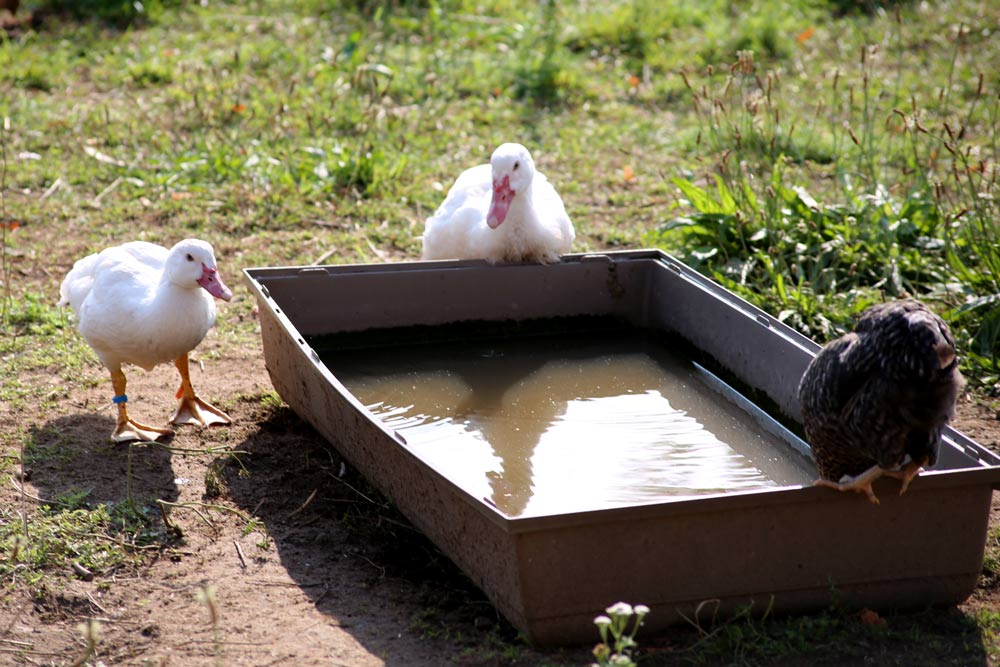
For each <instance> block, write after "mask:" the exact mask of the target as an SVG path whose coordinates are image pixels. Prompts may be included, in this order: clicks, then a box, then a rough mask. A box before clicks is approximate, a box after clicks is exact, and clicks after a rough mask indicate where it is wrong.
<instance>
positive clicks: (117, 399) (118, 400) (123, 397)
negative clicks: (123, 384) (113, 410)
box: [111, 394, 128, 405]
mask: <svg viewBox="0 0 1000 667" xmlns="http://www.w3.org/2000/svg"><path fill="white" fill-rule="evenodd" d="M111 402H112V403H114V404H115V405H117V404H119V403H127V402H128V396H126V395H125V394H121V395H120V396H115V397H114V398H112V399H111Z"/></svg>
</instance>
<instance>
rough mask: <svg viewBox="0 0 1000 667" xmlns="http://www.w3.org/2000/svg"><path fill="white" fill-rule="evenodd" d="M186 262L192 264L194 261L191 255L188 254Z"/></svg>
mask: <svg viewBox="0 0 1000 667" xmlns="http://www.w3.org/2000/svg"><path fill="white" fill-rule="evenodd" d="M187 261H189V262H193V261H194V255H192V254H191V253H188V254H187Z"/></svg>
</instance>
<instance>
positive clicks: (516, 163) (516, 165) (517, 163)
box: [514, 162, 521, 171]
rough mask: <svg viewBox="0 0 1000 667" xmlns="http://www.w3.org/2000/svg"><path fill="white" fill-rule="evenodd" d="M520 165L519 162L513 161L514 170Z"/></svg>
mask: <svg viewBox="0 0 1000 667" xmlns="http://www.w3.org/2000/svg"><path fill="white" fill-rule="evenodd" d="M520 166H521V163H520V162H515V163H514V171H517V168H518V167H520Z"/></svg>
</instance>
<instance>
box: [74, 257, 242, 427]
mask: <svg viewBox="0 0 1000 667" xmlns="http://www.w3.org/2000/svg"><path fill="white" fill-rule="evenodd" d="M59 293H60V296H61V298H60V300H59V305H60V306H65V305H67V304H68V305H69V306H71V307H72V308H73V310H74V311H75V312H76V315H77V320H78V328H79V330H80V333H81V334H82V335H83V337H84V338H85V339H86V340H87V342H88V343H89V344H90V346H91V347H92V348H94V351H95V352H96V353H97V356H98V357H99V358H100V360H101V363H103V364H104V366H105V367H107V369H108V370H109V371H110V372H111V384H112V385H113V386H114V390H115V396H114V402H115V403H116V404H117V405H118V422H117V425H116V426H115V430H114V432H113V433H112V435H111V439H112V440H113V441H115V442H129V441H133V440H140V441H147V442H149V441H154V440H156V439H157V438H158V437H160V436H163V435H170V434H172V433H173V430H171V429H169V428H155V427H152V426H144V425H143V424H140V423H138V422H136V421H134V420H132V419H131V418H130V417H129V416H128V411H127V410H126V407H125V404H126V402H127V401H128V397H127V396H126V394H125V374H124V373H123V372H122V364H125V363H129V364H135V365H136V366H141V367H142V368H144V369H146V370H147V371H148V370H151V369H152V368H153V367H154V366H156V365H157V364H161V363H165V362H168V361H173V362H174V364H175V365H176V367H177V370H178V371H179V372H180V374H181V386H180V389H178V390H177V398H179V399H180V404H179V405H178V407H177V411H176V412H175V413H174V415H173V417H172V418H171V419H170V423H172V424H193V423H198V424H201V425H203V426H207V425H210V424H229V423H231V420H230V418H229V416H228V415H227V414H226V413H224V412H222V411H221V410H219V409H217V408H215V407H213V406H211V405H209V404H208V403H206V402H205V401H203V400H201V399H200V398H198V396H197V395H196V394H195V393H194V389H193V388H192V387H191V377H190V373H189V371H188V352H190V351H191V350H193V349H194V348H195V347H196V346H197V345H198V343H200V342H201V340H202V338H204V337H205V334H206V333H207V332H208V330H209V328H210V327H211V326H212V325H213V324H214V323H215V302H214V301H213V299H212V297H216V298H219V299H223V300H224V301H229V300H230V299H231V298H232V296H233V293H232V292H231V291H230V290H229V288H228V287H226V285H225V284H224V283H223V282H222V279H221V278H220V277H219V273H218V268H217V266H216V262H215V253H214V252H213V250H212V246H211V245H210V244H208V243H206V242H205V241H199V240H197V239H187V240H184V241H181V242H179V243H178V244H176V245H175V246H174V247H173V248H171V249H170V250H169V251H168V250H167V249H166V248H164V247H162V246H158V245H154V244H152V243H146V242H145V241H133V242H131V243H126V244H124V245H120V246H116V247H113V248H107V249H105V250H103V251H101V252H100V253H96V254H93V255H88V256H87V257H84V258H83V259H81V260H79V261H77V262H76V264H74V265H73V269H72V270H71V271H70V272H69V273H68V274H67V275H66V278H65V279H64V280H63V283H62V286H61V287H60V288H59Z"/></svg>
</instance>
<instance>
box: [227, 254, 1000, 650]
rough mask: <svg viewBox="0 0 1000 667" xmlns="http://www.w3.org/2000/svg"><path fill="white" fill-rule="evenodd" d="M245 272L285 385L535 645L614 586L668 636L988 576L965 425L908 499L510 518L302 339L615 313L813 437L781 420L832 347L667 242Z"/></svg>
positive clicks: (901, 600)
mask: <svg viewBox="0 0 1000 667" xmlns="http://www.w3.org/2000/svg"><path fill="white" fill-rule="evenodd" d="M244 274H245V278H246V280H247V282H248V284H249V286H250V288H251V290H252V291H253V293H254V294H255V295H256V297H257V299H258V302H259V306H260V308H259V310H260V322H261V333H262V340H263V347H264V356H265V360H266V365H267V369H268V372H269V374H270V376H271V381H272V383H273V384H274V387H275V389H276V390H277V391H278V393H279V394H280V395H281V397H282V398H283V399H284V400H285V401H286V402H287V403H288V404H289V405H290V406H291V407H292V409H294V410H295V412H296V413H298V414H299V415H300V416H301V417H302V418H303V419H305V420H306V421H308V422H309V423H310V424H312V425H313V426H314V427H315V428H316V430H317V431H319V432H320V433H321V434H322V435H323V436H324V437H326V438H327V439H328V440H329V441H330V442H331V443H332V444H333V446H334V447H335V448H336V449H337V450H338V451H339V452H340V453H341V454H342V455H343V457H344V458H345V459H347V460H348V461H349V462H350V463H351V464H352V465H353V466H355V467H356V468H357V469H358V470H359V471H361V473H362V474H364V475H365V476H366V478H368V479H369V481H371V482H372V483H373V484H374V485H375V486H376V487H377V488H379V489H380V490H381V491H382V493H384V494H385V495H386V496H388V497H389V498H390V499H391V500H392V501H393V502H394V503H395V504H396V505H397V506H398V508H399V509H400V510H401V511H402V512H403V513H404V514H405V515H406V516H407V517H408V518H409V519H410V520H411V521H412V522H413V524H414V525H415V526H416V527H417V528H419V529H420V530H421V531H423V532H424V533H425V534H426V535H427V536H428V537H429V538H430V539H431V540H432V541H433V542H434V543H435V544H436V545H437V546H438V547H439V548H440V549H441V550H442V551H443V552H444V553H445V554H447V555H448V556H449V557H450V558H451V559H452V560H454V562H455V563H457V564H458V565H459V567H461V568H462V569H463V570H464V571H465V572H466V573H467V574H468V576H469V577H471V578H472V580H473V581H475V582H476V584H477V585H478V586H480V587H481V588H482V590H483V591H484V592H485V593H486V594H487V595H488V596H489V598H490V599H491V600H492V601H493V603H494V604H495V605H496V607H497V608H498V609H499V610H500V611H501V612H502V613H503V614H504V615H505V616H506V617H507V618H508V619H509V620H510V621H511V623H513V624H514V625H515V626H516V627H517V628H519V629H520V630H521V631H523V632H524V634H525V635H526V637H527V638H528V639H529V640H530V641H531V642H533V643H535V644H537V645H556V644H569V643H577V642H591V641H594V640H595V637H596V634H595V631H594V627H593V625H592V619H593V618H594V616H595V615H597V614H599V613H602V611H603V609H604V608H605V607H606V606H608V605H609V604H611V603H614V602H616V601H619V600H624V601H628V602H631V603H633V604H637V603H643V604H646V605H648V606H649V607H650V608H651V609H652V613H651V614H650V615H649V616H648V617H647V619H646V626H645V629H644V632H655V631H656V630H657V629H658V628H663V627H665V626H667V625H669V624H672V623H675V622H677V621H678V620H681V619H682V618H683V617H687V618H694V617H695V615H696V613H701V614H702V621H705V620H707V616H708V615H726V614H731V613H734V612H736V611H739V610H741V609H744V608H746V606H747V605H752V607H753V609H756V610H759V611H761V612H763V611H764V610H765V609H770V610H771V611H777V612H794V611H801V610H815V609H820V608H824V607H826V606H828V605H830V604H831V602H832V601H834V600H836V602H837V604H838V605H841V606H854V607H860V606H867V607H871V608H875V609H883V610H887V609H905V608H913V607H925V606H927V605H950V604H956V603H959V602H961V601H962V600H964V599H965V598H966V597H968V596H969V594H970V593H971V592H972V590H973V588H974V587H975V585H976V581H977V578H978V576H979V573H980V570H981V568H982V563H983V554H984V549H985V543H986V535H987V527H988V518H989V510H990V501H991V496H992V493H993V489H994V487H995V486H996V485H997V483H998V482H1000V467H998V466H1000V458H998V457H997V456H996V455H994V454H993V453H991V452H989V451H988V450H986V449H984V448H983V447H981V446H980V445H978V444H977V443H975V442H973V441H971V440H970V439H969V438H967V437H965V436H964V435H962V434H961V433H958V432H957V431H955V430H951V429H949V430H948V431H947V432H946V434H945V437H944V441H943V443H942V447H941V454H940V457H939V461H938V463H937V465H936V466H935V467H934V469H932V470H928V471H925V472H924V473H922V474H921V475H920V476H919V477H918V478H917V479H916V480H915V481H914V482H913V484H912V485H911V487H910V489H909V491H908V492H907V493H906V495H904V496H902V497H900V496H898V495H897V492H898V488H899V486H898V482H897V481H895V480H880V481H879V482H878V483H876V485H875V490H876V492H877V493H878V495H879V498H880V500H881V501H882V503H881V505H879V506H873V505H871V504H869V503H868V502H866V501H865V500H864V498H863V497H861V496H859V495H857V494H853V493H849V494H844V493H837V492H834V491H831V490H830V489H825V488H816V487H812V486H810V485H796V486H784V487H778V488H769V489H761V490H755V491H742V492H732V493H717V494H708V495H702V496H698V497H689V498H671V497H666V498H664V499H663V500H662V502H660V501H657V502H644V503H638V504H636V505H634V506H627V507H616V508H612V509H602V510H596V511H580V512H570V513H560V514H551V515H545V516H525V517H510V516H507V515H506V514H504V513H503V512H502V511H500V510H499V509H498V508H497V507H496V506H495V505H494V504H492V503H490V502H489V501H488V499H484V498H482V497H477V496H474V495H472V494H470V493H468V492H466V491H463V489H462V488H461V487H460V486H459V485H458V484H456V483H455V482H454V481H453V480H451V479H449V478H448V477H447V476H446V475H445V474H443V473H442V472H440V471H439V470H437V469H435V467H434V466H432V465H429V464H428V463H426V462H425V461H424V460H422V459H421V458H420V457H418V456H417V455H415V454H414V453H413V452H412V451H411V450H410V449H409V448H408V446H407V444H406V441H405V437H404V436H402V435H401V434H399V433H397V432H395V431H394V430H392V429H390V428H387V427H386V426H385V425H384V423H383V422H382V421H381V420H380V419H378V418H377V417H376V416H374V415H373V414H372V413H371V412H370V411H369V410H368V409H367V408H366V407H365V406H364V405H363V404H362V403H361V402H359V400H358V399H357V398H356V397H355V396H353V395H352V394H351V392H350V391H349V390H348V389H347V388H346V387H345V385H344V384H343V383H342V382H341V380H340V379H338V377H337V376H336V375H335V374H334V373H333V372H332V371H331V370H330V369H329V368H327V366H326V365H325V364H324V363H323V362H322V360H321V359H320V356H319V355H318V354H317V353H316V351H315V350H314V349H313V348H312V347H311V345H310V343H309V341H310V340H314V339H315V337H319V336H329V335H331V334H350V335H351V336H353V339H354V340H370V341H371V344H372V345H378V344H380V343H379V342H380V341H384V340H387V336H389V335H391V332H392V331H393V330H403V329H409V330H410V331H412V330H413V328H414V327H418V328H421V329H423V330H425V331H433V330H435V329H436V328H440V327H448V326H454V325H455V324H456V323H469V322H475V323H486V324H489V323H495V324H496V325H497V326H501V327H502V326H503V325H504V324H505V323H506V324H510V323H511V322H514V323H517V322H534V321H545V320H550V321H552V320H556V319H559V318H570V319H569V320H565V319H564V321H573V320H572V318H578V317H581V316H597V317H610V318H614V319H616V320H620V321H623V322H626V323H628V324H629V325H631V326H634V327H637V328H641V329H646V330H654V331H663V332H664V333H666V334H669V335H671V336H675V337H679V338H680V339H683V340H684V341H685V342H686V343H687V344H689V345H690V347H691V349H693V350H695V351H696V352H697V354H698V355H699V357H700V359H701V360H702V361H704V363H705V364H706V367H708V368H711V369H712V371H713V372H714V373H715V374H717V375H718V377H720V378H722V381H723V382H724V384H725V386H727V387H738V388H739V394H735V395H734V400H737V401H741V400H742V401H745V402H746V401H748V400H750V399H752V403H753V405H750V404H749V403H748V406H749V407H750V408H751V409H754V410H756V411H758V412H759V411H760V407H756V406H762V407H763V408H764V409H766V411H767V413H768V414H769V415H770V416H772V417H774V418H775V419H776V420H777V421H775V422H774V423H773V424H772V426H774V427H775V428H776V429H777V430H779V431H783V432H784V433H785V434H786V435H787V437H788V440H789V442H790V445H791V446H795V447H798V448H800V449H803V448H806V445H805V444H804V443H802V442H801V441H799V440H797V439H796V438H795V436H794V435H791V434H790V433H788V432H787V431H784V430H783V427H782V426H781V425H780V424H779V422H780V423H781V424H785V425H787V426H788V427H790V428H791V429H792V430H793V431H794V430H795V429H796V422H797V419H798V403H797V400H796V388H797V385H798V381H799V378H800V377H801V375H802V373H803V371H804V370H805V368H806V365H807V364H808V363H809V360H810V359H811V358H812V356H813V355H814V354H815V353H816V351H817V350H818V349H819V347H818V346H817V345H816V344H815V343H813V342H812V341H810V340H809V339H807V338H805V337H803V336H801V335H799V334H798V333H796V332H795V331H793V330H791V329H789V328H788V327H786V326H784V325H783V324H781V323H780V322H778V321H777V320H775V319H774V318H772V317H771V316H769V315H767V314H765V313H764V312H762V311H760V310H759V309H757V308H754V307H753V306H751V305H749V304H748V303H746V302H745V301H743V300H742V299H740V298H739V297H737V296H735V295H734V294H732V293H731V292H729V291H727V290H725V289H723V288H721V287H720V286H718V285H717V284H715V283H713V282H712V281H710V280H707V279H705V278H703V277H701V276H700V275H699V274H697V273H696V272H695V271H693V270H691V269H690V268H688V267H686V266H685V265H683V264H682V263H680V262H679V261H677V260H676V259H673V258H671V257H670V256H668V255H666V254H664V253H662V252H659V251H654V250H639V251H623V252H609V253H606V254H597V255H572V256H567V257H565V258H564V259H563V261H562V262H561V263H559V264H555V265H548V266H540V265H510V266H489V265H487V264H485V263H483V262H478V261H471V262H470V261H444V262H404V263H392V264H377V265H341V266H309V267H269V268H253V269H247V270H245V271H244ZM741 396H746V397H749V399H747V398H741ZM764 421H765V422H766V421H767V420H766V419H765V420H764ZM765 427H767V425H766V424H765ZM806 451H807V450H806ZM703 603H704V604H703Z"/></svg>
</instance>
